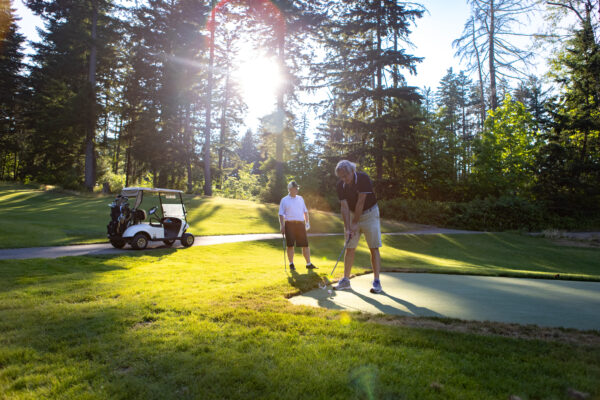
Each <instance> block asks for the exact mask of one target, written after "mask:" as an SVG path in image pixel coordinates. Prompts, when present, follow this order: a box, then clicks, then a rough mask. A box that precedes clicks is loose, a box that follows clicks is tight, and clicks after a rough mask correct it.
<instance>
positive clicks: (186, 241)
mask: <svg viewBox="0 0 600 400" xmlns="http://www.w3.org/2000/svg"><path fill="white" fill-rule="evenodd" d="M193 244H194V235H192V234H191V233H184V234H183V237H182V238H181V245H182V246H183V247H190V246H191V245H193Z"/></svg>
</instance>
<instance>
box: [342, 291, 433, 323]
mask: <svg viewBox="0 0 600 400" xmlns="http://www.w3.org/2000/svg"><path fill="white" fill-rule="evenodd" d="M351 292H352V293H353V294H354V295H356V296H357V297H359V298H360V299H361V300H363V301H364V302H366V303H369V304H371V305H372V306H373V307H375V308H377V309H378V310H379V311H381V312H382V313H384V314H393V315H403V316H410V317H438V318H444V316H443V315H442V314H439V313H437V312H435V311H433V310H430V309H429V308H427V307H418V306H416V305H414V304H413V303H411V302H408V301H406V300H402V299H399V298H397V297H394V296H392V295H390V294H388V293H386V292H385V291H384V292H381V293H378V294H376V295H375V296H386V297H388V298H390V299H392V300H393V301H394V302H395V303H397V304H400V305H402V306H404V307H406V309H407V310H408V312H407V311H402V310H400V309H399V308H398V307H394V306H392V305H387V304H382V303H381V302H379V301H377V300H376V299H375V298H373V297H369V296H365V295H364V294H361V293H359V292H357V291H355V290H354V289H351Z"/></svg>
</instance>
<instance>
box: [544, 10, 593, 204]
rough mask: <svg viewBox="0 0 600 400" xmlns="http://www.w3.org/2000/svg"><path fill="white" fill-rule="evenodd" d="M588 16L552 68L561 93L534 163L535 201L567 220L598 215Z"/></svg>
mask: <svg viewBox="0 0 600 400" xmlns="http://www.w3.org/2000/svg"><path fill="white" fill-rule="evenodd" d="M591 11H592V10H590V9H589V8H588V9H587V12H586V14H584V15H585V17H584V18H583V20H582V21H581V26H580V29H578V30H577V31H576V32H575V34H574V36H573V37H572V38H571V39H570V40H568V41H567V42H566V45H565V49H564V50H563V52H561V54H560V55H559V57H558V58H557V59H556V60H554V62H553V70H552V76H553V78H554V80H555V81H556V82H557V83H558V84H559V86H560V89H561V92H560V95H559V97H558V98H557V99H555V100H554V101H553V102H552V103H553V105H552V110H551V112H552V115H553V120H554V124H553V129H552V130H550V131H549V132H548V133H547V134H545V139H546V145H545V146H544V148H543V149H542V150H541V152H540V160H539V164H540V165H539V171H540V173H539V185H538V186H537V193H538V195H539V196H540V198H542V199H544V200H546V201H547V202H549V203H550V204H551V206H552V207H553V208H555V209H556V210H558V211H560V212H561V213H568V214H573V213H576V212H579V210H588V211H592V210H594V211H595V212H598V211H599V210H600V207H599V206H598V204H599V202H600V184H599V183H598V182H600V112H599V110H600V44H599V43H598V39H597V38H596V36H595V34H594V29H593V24H592V14H591Z"/></svg>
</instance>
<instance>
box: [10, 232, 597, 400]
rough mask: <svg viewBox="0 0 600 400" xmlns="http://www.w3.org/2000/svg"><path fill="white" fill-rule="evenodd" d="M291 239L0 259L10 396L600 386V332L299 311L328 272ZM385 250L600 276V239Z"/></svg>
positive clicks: (444, 240)
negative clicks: (290, 254) (479, 328)
mask: <svg viewBox="0 0 600 400" xmlns="http://www.w3.org/2000/svg"><path fill="white" fill-rule="evenodd" d="M524 239H525V240H524ZM342 241H343V239H342V238H340V237H327V238H315V239H313V240H312V249H313V253H314V261H315V263H316V264H317V265H318V266H319V267H320V269H319V270H317V271H318V272H319V273H320V274H324V273H328V272H329V271H330V270H331V268H332V267H333V264H334V262H335V258H336V257H337V254H338V252H339V249H340V248H341V247H342V245H343V243H342ZM280 246H281V243H280V241H266V242H254V243H239V244H227V245H217V246H210V247H193V248H190V249H185V250H175V249H170V250H158V251H146V252H132V253H131V254H128V255H124V256H105V257H68V258H62V259H55V260H23V261H0V398H2V399H42V398H43V399H256V398H268V399H282V398H293V399H296V398H306V399H308V398H310V399H312V398H322V399H325V398H327V399H330V398H334V399H364V398H369V399H370V398H379V399H381V398H383V399H478V400H479V399H507V398H508V397H509V396H510V395H518V396H520V397H521V398H522V399H567V398H568V397H567V394H566V393H567V390H568V389H570V388H574V389H576V390H580V391H583V392H587V393H591V394H592V395H598V394H600V384H599V382H600V345H599V344H598V343H600V341H599V340H595V341H593V343H591V344H590V343H586V344H583V343H582V344H573V343H567V342H561V341H558V340H555V341H540V340H531V339H527V340H526V339H515V338H506V337H500V336H482V335H475V334H469V333H455V332H448V331H439V330H429V329H421V328H408V327H403V326H400V325H399V324H394V321H402V319H400V318H391V317H386V318H385V319H376V318H375V319H374V318H371V317H368V316H366V315H361V314H352V313H350V314H349V313H345V312H339V311H334V310H322V309H314V308H307V307H296V306H292V305H291V304H289V303H288V301H287V300H286V298H285V296H288V295H290V294H292V293H296V292H298V291H300V290H302V291H304V290H307V289H309V288H314V287H316V286H317V284H318V282H319V281H320V280H321V278H322V277H321V276H319V275H318V274H314V273H311V274H308V273H306V271H305V270H304V268H303V267H300V268H299V271H298V272H299V273H298V274H295V275H293V276H287V275H286V274H285V273H284V270H283V265H282V250H281V248H280ZM470 249H472V250H470ZM526 249H528V251H525V250H526ZM503 252H506V253H505V254H506V257H504V258H503V257H502V254H503ZM558 252H565V256H564V258H562V259H560V258H558V257H557V254H558ZM382 254H383V265H384V267H385V268H386V269H395V268H415V269H428V270H437V271H444V272H448V271H452V272H468V273H474V272H478V271H477V267H476V266H477V265H480V266H481V267H482V269H481V271H480V272H482V273H485V274H505V275H506V274H507V275H517V276H518V275H522V274H525V275H528V274H531V273H532V272H535V273H550V272H549V271H551V272H552V273H554V272H555V271H560V272H561V275H563V274H572V275H573V276H580V277H583V278H587V279H595V280H600V271H599V269H598V261H597V260H599V259H600V251H599V250H595V249H577V248H563V247H556V246H554V245H553V244H551V243H550V242H548V241H546V240H544V239H531V238H523V237H521V236H518V235H510V234H503V235H482V236H475V235H466V236H461V235H456V236H441V235H434V236H426V237H412V236H409V237H387V238H386V239H385V247H384V248H383V250H382ZM536 257H541V258H539V260H540V261H539V262H535V261H532V260H536V259H538V258H536ZM368 263H369V261H368V250H367V249H366V248H364V247H362V248H360V249H359V251H358V258H357V265H358V266H359V267H358V268H356V269H355V271H354V272H356V273H361V272H366V271H367V269H365V268H362V267H361V266H367V265H368ZM298 264H299V265H302V264H301V263H298ZM383 322H385V323H383ZM491 329H492V331H493V326H492V327H491ZM530 331H531V332H533V335H532V336H534V337H535V331H536V329H535V328H533V327H532V328H531V329H530ZM592 336H593V337H596V338H598V334H597V333H596V334H592ZM594 343H595V344H594ZM592 398H593V397H592Z"/></svg>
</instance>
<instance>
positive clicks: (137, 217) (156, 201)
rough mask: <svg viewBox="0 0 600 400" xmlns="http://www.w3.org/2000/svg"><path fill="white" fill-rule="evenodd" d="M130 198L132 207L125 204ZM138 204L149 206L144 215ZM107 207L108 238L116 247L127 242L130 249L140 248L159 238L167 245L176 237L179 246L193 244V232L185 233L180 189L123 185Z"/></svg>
mask: <svg viewBox="0 0 600 400" xmlns="http://www.w3.org/2000/svg"><path fill="white" fill-rule="evenodd" d="M130 199H131V201H133V207H132V208H130V206H129V201H130ZM142 203H144V205H146V206H151V208H150V209H149V210H148V213H147V214H146V211H145V210H144V208H142ZM109 207H110V208H111V213H110V215H111V221H110V222H109V223H108V226H107V230H108V239H109V240H110V243H111V244H112V245H113V246H114V247H116V248H118V249H120V248H122V247H123V246H125V244H127V243H129V244H130V245H131V247H133V248H134V249H136V250H141V249H145V248H146V246H148V242H150V241H162V242H164V244H165V245H167V246H171V245H173V243H175V241H176V240H179V241H180V242H181V245H182V246H183V247H190V246H191V245H192V244H194V235H192V234H191V233H186V230H187V229H188V228H189V225H188V223H187V219H186V215H187V211H186V209H185V206H184V204H183V192H182V191H181V190H172V189H150V188H141V187H130V188H125V189H123V190H122V191H121V194H119V195H117V197H116V198H115V200H114V201H113V202H112V203H111V204H109ZM146 218H149V219H148V222H145V221H146Z"/></svg>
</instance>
